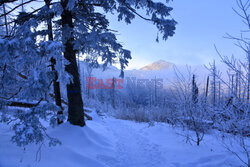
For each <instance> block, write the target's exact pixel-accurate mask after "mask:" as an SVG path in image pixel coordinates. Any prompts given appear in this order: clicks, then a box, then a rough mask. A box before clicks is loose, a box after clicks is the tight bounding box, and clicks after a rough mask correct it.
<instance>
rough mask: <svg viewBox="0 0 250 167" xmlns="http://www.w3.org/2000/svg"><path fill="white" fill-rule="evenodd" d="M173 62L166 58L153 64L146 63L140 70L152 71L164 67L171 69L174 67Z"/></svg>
mask: <svg viewBox="0 0 250 167" xmlns="http://www.w3.org/2000/svg"><path fill="white" fill-rule="evenodd" d="M173 65H174V64H173V63H169V62H167V61H165V60H158V61H156V62H154V63H152V64H149V65H146V66H144V67H142V68H140V70H152V71H158V70H163V69H170V68H172V67H173Z"/></svg>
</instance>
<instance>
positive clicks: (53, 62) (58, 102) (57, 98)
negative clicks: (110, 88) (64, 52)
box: [45, 0, 63, 124]
mask: <svg viewBox="0 0 250 167" xmlns="http://www.w3.org/2000/svg"><path fill="white" fill-rule="evenodd" d="M45 3H46V5H47V7H48V9H49V8H50V3H51V0H45ZM47 24H48V31H49V40H50V41H53V40H54V39H53V32H52V17H51V16H49V18H48V21H47ZM50 61H51V68H52V71H53V72H54V73H55V79H54V80H53V88H54V94H55V101H56V105H57V106H59V107H60V108H61V109H62V101H61V92H60V83H59V82H58V81H57V79H58V73H57V71H56V69H55V65H56V60H55V59H54V58H51V60H50ZM62 115H63V112H62V110H60V111H58V112H57V123H58V124H61V123H63V120H62V119H61V117H62Z"/></svg>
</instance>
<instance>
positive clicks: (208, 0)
mask: <svg viewBox="0 0 250 167" xmlns="http://www.w3.org/2000/svg"><path fill="white" fill-rule="evenodd" d="M170 6H172V7H173V8H174V10H173V11H172V16H173V17H174V19H175V20H176V21H177V22H178V25H177V30H176V34H175V36H174V37H171V38H169V39H168V40H167V41H160V43H157V42H155V39H156V34H157V29H156V28H155V27H154V26H153V25H152V24H151V23H150V22H147V21H144V20H141V19H139V18H137V19H135V20H134V21H133V22H132V24H131V25H127V24H125V23H123V22H118V21H117V17H113V16H110V26H111V28H113V29H116V30H118V31H119V33H118V39H119V41H120V42H121V43H122V44H123V45H124V47H125V48H127V49H129V50H131V52H132V58H133V59H132V60H131V61H130V64H129V67H128V69H134V68H140V67H142V66H144V65H146V64H149V63H151V62H153V61H157V60H159V59H163V60H166V61H169V62H172V63H175V64H179V65H183V64H189V65H202V64H208V63H209V62H212V61H213V60H214V59H215V60H216V61H217V62H219V61H220V59H219V57H218V55H217V54H216V52H215V49H214V45H216V46H217V48H218V49H219V50H220V52H221V53H223V54H225V55H229V56H230V55H232V54H234V55H236V56H238V57H240V56H242V57H243V56H244V54H243V53H242V52H241V50H240V49H238V48H237V47H236V46H235V45H234V44H233V41H231V40H228V39H225V38H223V36H225V34H226V33H230V34H232V35H239V34H240V30H244V24H243V23H242V21H241V19H240V18H239V17H238V16H237V15H236V14H235V13H234V11H233V10H232V7H235V8H236V2H235V0H189V1H187V0H174V1H173V2H171V3H170Z"/></svg>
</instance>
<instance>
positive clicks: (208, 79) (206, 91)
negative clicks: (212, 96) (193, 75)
mask: <svg viewBox="0 0 250 167" xmlns="http://www.w3.org/2000/svg"><path fill="white" fill-rule="evenodd" d="M208 88H209V76H208V77H207V87H206V98H207V96H208Z"/></svg>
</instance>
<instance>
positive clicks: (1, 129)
mask: <svg viewBox="0 0 250 167" xmlns="http://www.w3.org/2000/svg"><path fill="white" fill-rule="evenodd" d="M91 115H92V116H93V118H94V119H93V120H92V121H87V126H86V127H83V128H81V127H77V126H72V125H70V124H69V123H65V124H63V125H60V126H58V127H56V128H54V129H52V128H48V134H49V135H51V136H53V137H56V138H58V139H60V141H61V142H62V145H59V146H56V147H48V146H47V145H46V143H44V144H42V145H30V146H28V147H26V148H25V149H24V148H19V147H16V146H15V145H14V144H12V143H10V137H11V132H10V130H9V128H8V127H6V126H5V125H2V124H0V167H229V166H233V167H236V166H240V161H239V160H238V159H237V158H236V157H235V156H233V155H232V154H230V153H229V152H227V151H226V150H225V149H224V147H222V145H221V144H220V142H218V140H217V139H216V138H215V137H213V136H210V135H207V136H205V140H204V141H203V142H202V143H201V145H200V146H199V147H198V146H196V145H195V144H193V145H190V144H189V143H186V142H185V138H184V137H182V136H180V135H177V133H176V132H177V131H178V130H176V129H173V128H172V127H171V126H170V125H168V124H164V123H155V124H154V126H152V125H149V124H147V123H135V122H132V121H125V120H118V119H114V118H111V117H99V116H98V115H97V114H95V112H93V113H92V114H91Z"/></svg>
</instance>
